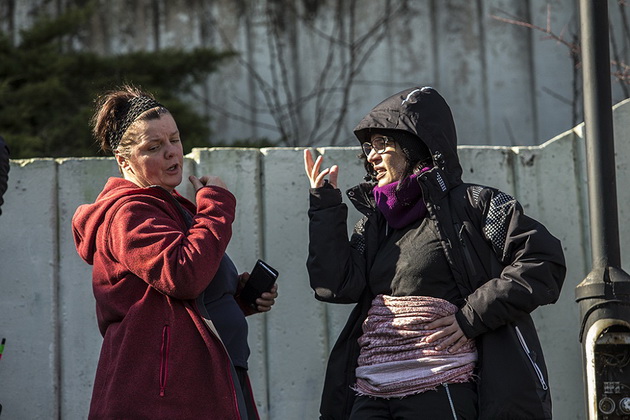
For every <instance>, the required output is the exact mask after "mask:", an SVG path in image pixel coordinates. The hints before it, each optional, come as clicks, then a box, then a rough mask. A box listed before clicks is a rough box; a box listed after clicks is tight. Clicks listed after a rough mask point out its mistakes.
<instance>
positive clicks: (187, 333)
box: [72, 178, 240, 420]
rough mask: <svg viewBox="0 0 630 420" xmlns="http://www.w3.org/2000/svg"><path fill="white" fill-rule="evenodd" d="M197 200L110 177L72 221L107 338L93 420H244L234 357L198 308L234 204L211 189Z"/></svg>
mask: <svg viewBox="0 0 630 420" xmlns="http://www.w3.org/2000/svg"><path fill="white" fill-rule="evenodd" d="M196 201H197V206H196V207H195V205H194V204H192V203H191V202H190V201H188V200H186V199H185V198H183V197H182V196H180V195H179V194H177V192H173V194H170V193H169V192H168V191H166V190H164V189H163V188H160V187H148V188H139V187H138V186H136V185H135V184H133V183H132V182H130V181H127V180H124V179H122V178H110V179H109V180H108V182H107V184H106V185H105V188H104V189H103V191H102V192H101V193H100V194H99V196H98V198H97V199H96V201H95V202H94V203H93V204H86V205H82V206H80V207H79V208H78V209H77V211H76V213H75V215H74V217H73V219H72V227H73V233H74V239H75V244H76V248H77V251H78V253H79V255H80V256H81V258H83V259H84V260H85V261H86V262H87V263H88V264H91V265H93V266H94V267H93V273H92V278H93V280H92V281H93V289H94V296H95V298H96V314H97V320H98V326H99V329H100V332H101V334H102V335H103V338H104V340H103V346H102V349H101V355H100V358H99V362H98V367H97V371H96V378H95V381H94V389H93V394H92V401H91V405H90V414H89V418H90V419H101V418H103V419H105V418H107V419H114V418H115V419H123V418H133V419H145V418H146V419H166V418H168V419H175V418H176V419H188V418H195V419H210V418H211V419H230V420H232V419H240V414H239V409H238V403H237V397H236V391H235V385H234V381H233V377H232V373H231V368H230V360H229V357H228V355H227V353H226V351H225V349H224V347H223V345H222V343H221V342H220V340H219V339H218V337H216V336H215V335H214V334H213V333H212V332H211V331H210V329H208V327H207V326H206V324H205V323H204V320H203V319H202V318H201V316H200V315H199V312H198V310H197V307H196V305H195V298H197V296H199V295H200V294H201V293H202V292H203V290H204V289H205V288H206V287H207V286H208V284H209V283H210V282H211V281H212V278H213V277H214V275H215V273H216V270H217V268H218V267H219V263H220V261H221V258H222V256H223V254H224V252H225V249H226V247H227V245H228V243H229V241H230V238H231V235H232V222H233V221H234V213H235V207H236V199H235V198H234V196H233V195H232V194H231V193H230V192H229V191H227V190H225V189H223V188H219V187H216V186H212V187H210V186H209V187H203V188H201V189H200V190H199V191H198V192H197V196H196ZM182 208H185V209H187V211H189V212H191V213H192V214H194V216H193V221H192V226H191V227H190V228H189V229H188V228H187V225H186V221H185V219H184V216H183V211H184V210H183V209H182Z"/></svg>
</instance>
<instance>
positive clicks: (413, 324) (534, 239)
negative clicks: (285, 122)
mask: <svg viewBox="0 0 630 420" xmlns="http://www.w3.org/2000/svg"><path fill="white" fill-rule="evenodd" d="M354 133H355V135H356V137H357V138H358V140H359V142H360V144H361V146H362V149H363V155H362V158H363V160H364V163H365V167H366V170H367V176H366V179H367V180H368V182H366V183H362V184H360V185H357V186H356V187H354V188H351V189H350V190H349V191H348V192H347V195H348V198H349V199H350V201H351V202H352V204H353V205H354V206H355V207H356V208H357V209H358V210H359V211H360V212H361V213H362V214H363V215H364V217H363V218H362V219H361V220H360V221H359V222H358V223H357V224H356V226H355V229H354V233H353V234H352V237H351V238H350V240H348V237H347V229H346V223H347V221H346V219H347V207H346V206H345V204H343V203H342V199H341V192H340V191H339V189H338V188H337V177H338V172H339V169H338V167H337V166H332V167H331V168H327V169H323V170H322V168H321V167H322V157H321V156H320V157H318V158H317V160H315V161H314V160H313V156H312V154H311V152H310V151H309V150H306V151H305V152H304V160H305V168H306V172H307V175H308V176H309V179H310V183H311V189H310V209H309V218H310V224H309V234H310V242H309V256H308V261H307V268H308V272H309V278H310V283H311V287H312V288H313V290H314V291H315V297H316V298H317V299H319V300H322V301H325V302H331V303H346V304H347V303H351V304H356V306H355V307H354V310H353V311H352V313H351V315H350V317H349V319H348V322H347V324H346V326H345V328H344V329H343V331H342V332H341V334H340V336H339V338H338V340H337V342H336V344H335V346H334V348H333V350H332V352H331V354H330V359H329V363H328V369H327V372H326V379H325V384H324V391H323V396H322V403H321V419H324V420H341V419H353V420H355V419H356V420H358V419H362V420H363V419H414V420H417V419H451V418H452V419H477V418H480V419H493V420H497V419H511V420H513V419H530V420H531V419H550V418H551V416H552V414H551V395H550V390H549V381H548V377H547V370H546V367H545V362H544V359H543V354H542V349H541V347H540V343H539V341H538V337H537V334H536V330H535V327H534V324H533V322H532V319H531V317H530V313H531V312H532V311H533V310H534V309H536V308H537V307H538V306H541V305H545V304H550V303H554V302H555V301H556V300H557V299H558V296H559V294H560V289H561V286H562V282H563V280H564V276H565V272H566V268H565V263H564V256H563V252H562V247H561V244H560V242H559V241H558V240H557V239H556V238H555V237H554V236H552V235H551V234H550V233H549V232H548V230H547V229H546V228H545V227H544V226H543V225H542V224H540V223H539V222H537V221H536V220H533V219H532V218H530V217H528V216H526V215H525V214H524V213H523V208H522V207H521V205H520V204H519V203H518V202H517V201H516V200H515V199H514V198H513V197H511V196H509V195H508V194H506V193H504V192H501V191H499V190H497V189H495V188H491V187H486V186H480V185H473V184H465V183H463V182H462V179H461V175H462V168H461V166H460V163H459V159H458V156H457V135H456V130H455V124H454V122H453V118H452V115H451V111H450V109H449V107H448V105H447V104H446V102H445V101H444V99H443V98H442V97H441V96H440V95H439V94H438V92H437V91H435V90H434V89H432V88H430V87H423V88H411V89H407V90H404V91H402V92H399V93H397V94H395V95H393V96H391V97H390V98H388V99H386V100H384V101H383V102H381V103H380V104H379V105H377V106H376V107H375V108H374V109H372V111H371V112H370V113H369V114H368V115H367V116H366V117H365V118H364V119H363V120H362V121H361V122H360V123H359V125H358V126H357V127H356V128H355V130H354Z"/></svg>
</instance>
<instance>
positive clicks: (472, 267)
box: [455, 223, 477, 277]
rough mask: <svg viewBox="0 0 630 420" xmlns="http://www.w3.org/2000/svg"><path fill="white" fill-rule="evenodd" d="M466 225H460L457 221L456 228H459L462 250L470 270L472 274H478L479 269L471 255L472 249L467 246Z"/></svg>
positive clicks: (458, 234)
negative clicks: (476, 268) (477, 269)
mask: <svg viewBox="0 0 630 420" xmlns="http://www.w3.org/2000/svg"><path fill="white" fill-rule="evenodd" d="M465 228H466V227H465V226H463V225H462V226H460V225H459V223H455V229H456V230H457V237H458V238H459V243H460V244H461V245H462V252H463V253H464V257H465V258H466V264H467V265H468V271H469V273H470V275H471V276H473V277H474V276H476V275H477V271H476V270H475V265H474V264H473V262H472V257H471V256H470V251H469V250H468V247H467V246H466V241H464V229H465Z"/></svg>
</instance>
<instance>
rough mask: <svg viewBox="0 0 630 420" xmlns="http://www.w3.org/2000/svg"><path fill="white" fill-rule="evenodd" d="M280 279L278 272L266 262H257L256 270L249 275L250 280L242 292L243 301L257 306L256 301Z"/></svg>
mask: <svg viewBox="0 0 630 420" xmlns="http://www.w3.org/2000/svg"><path fill="white" fill-rule="evenodd" d="M277 278H278V270H276V269H275V268H273V267H272V266H270V265H269V264H267V263H266V262H264V261H263V260H258V261H256V265H254V269H253V270H252V272H251V273H250V275H249V280H247V283H245V286H244V287H243V290H241V294H240V296H241V299H243V300H244V301H245V302H247V303H248V304H250V305H252V306H256V299H258V298H259V297H260V295H262V294H263V293H264V292H268V291H270V290H271V288H272V287H273V284H274V283H275V282H276V279H277Z"/></svg>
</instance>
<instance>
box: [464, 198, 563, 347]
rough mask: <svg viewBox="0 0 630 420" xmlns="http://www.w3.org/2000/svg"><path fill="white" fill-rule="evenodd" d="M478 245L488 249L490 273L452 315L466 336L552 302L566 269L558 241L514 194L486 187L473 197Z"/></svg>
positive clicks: (475, 334) (484, 330) (557, 294)
mask: <svg viewBox="0 0 630 420" xmlns="http://www.w3.org/2000/svg"><path fill="white" fill-rule="evenodd" d="M478 205H479V208H478V211H480V212H481V214H482V217H481V223H480V227H481V232H480V233H481V236H482V237H483V239H484V240H485V241H486V243H485V244H483V245H482V247H485V248H486V249H487V248H489V249H491V251H492V252H491V254H492V259H494V262H492V263H490V264H487V266H488V267H489V268H488V267H487V268H486V269H487V270H488V271H489V273H490V276H491V278H490V279H489V280H488V281H486V282H484V283H483V284H481V285H480V286H479V287H478V288H477V289H476V290H474V291H473V292H472V293H471V294H470V295H469V296H468V297H467V299H466V303H465V305H464V307H463V308H462V309H461V310H460V312H459V313H458V314H457V315H456V316H457V319H458V323H459V324H460V326H461V327H462V329H463V331H464V333H465V334H466V336H467V337H469V338H473V337H476V336H478V335H480V334H482V333H484V332H486V331H488V330H493V329H496V328H498V327H500V326H501V325H504V324H506V323H509V322H511V321H514V320H516V319H518V318H519V317H521V316H524V315H526V314H529V313H530V312H532V311H533V310H534V309H536V308H537V307H539V306H541V305H546V304H550V303H554V302H555V301H556V300H557V299H558V297H559V295H560V290H561V288H562V284H563V281H564V277H565V274H566V267H565V260H564V253H563V250H562V245H561V243H560V241H559V240H558V239H557V238H555V237H554V236H553V235H552V234H551V233H549V231H548V230H547V229H546V228H545V226H543V225H542V224H541V223H540V222H538V221H536V220H534V219H532V218H531V217H528V216H526V215H525V214H524V213H523V208H522V206H521V205H520V204H519V203H518V201H516V200H515V199H514V198H513V197H511V196H509V195H508V194H505V193H503V192H501V191H498V190H495V189H490V188H486V189H484V190H483V191H482V192H481V194H480V197H479V200H478Z"/></svg>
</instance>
